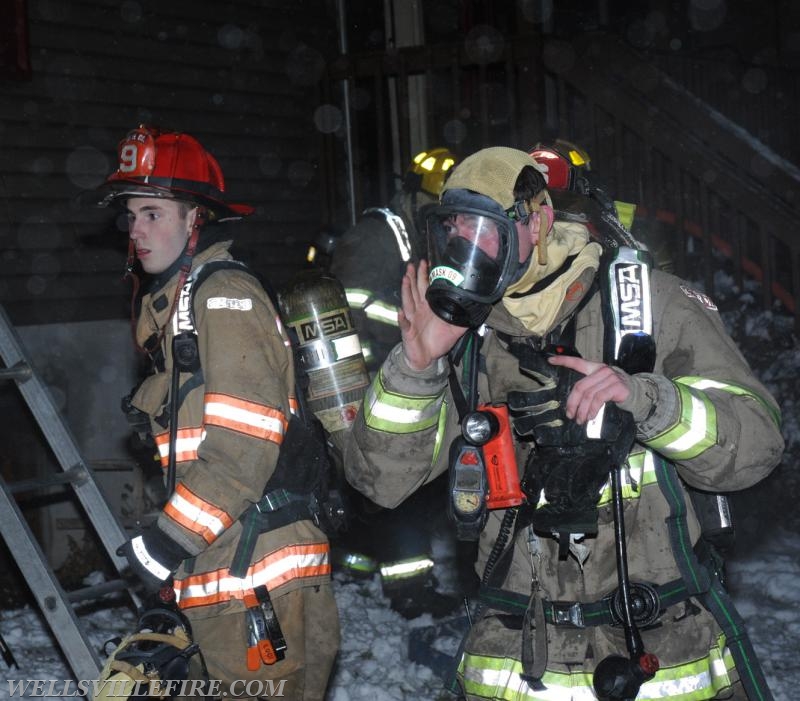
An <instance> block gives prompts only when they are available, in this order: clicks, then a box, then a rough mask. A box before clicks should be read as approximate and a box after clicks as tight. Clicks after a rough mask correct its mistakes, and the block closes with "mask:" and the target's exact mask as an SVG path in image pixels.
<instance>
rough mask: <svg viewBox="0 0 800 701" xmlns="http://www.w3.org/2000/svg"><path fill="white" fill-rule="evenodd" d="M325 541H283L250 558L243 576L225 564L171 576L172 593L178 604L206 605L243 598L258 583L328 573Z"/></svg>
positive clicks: (276, 584) (271, 585)
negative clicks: (284, 543)
mask: <svg viewBox="0 0 800 701" xmlns="http://www.w3.org/2000/svg"><path fill="white" fill-rule="evenodd" d="M329 552H330V548H329V546H328V544H327V543H309V544H306V545H287V546H286V547H283V548H280V549H279V550H276V551H275V552H272V553H270V554H269V555H266V556H265V557H263V558H261V559H260V560H258V562H254V563H253V564H252V565H250V567H248V569H247V574H245V576H244V577H241V578H239V577H232V576H231V575H230V571H229V569H228V568H227V567H224V568H221V569H218V570H214V571H213V572H206V573H205V574H197V575H189V576H188V577H185V578H184V579H176V580H175V584H174V587H175V596H176V600H177V602H178V605H179V606H180V607H181V608H192V607H195V606H210V605H212V604H221V603H224V602H226V601H230V600H231V599H244V597H245V596H246V595H249V594H252V593H253V590H254V589H255V588H256V587H258V586H261V585H265V586H266V587H267V589H269V590H272V589H275V588H276V587H279V586H281V585H282V584H286V583H287V582H290V581H292V580H293V579H299V578H301V577H320V576H329V575H330V573H331V564H330V557H329Z"/></svg>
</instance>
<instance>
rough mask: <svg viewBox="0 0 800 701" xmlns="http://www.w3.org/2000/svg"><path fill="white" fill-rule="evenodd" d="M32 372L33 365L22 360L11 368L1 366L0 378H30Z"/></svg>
mask: <svg viewBox="0 0 800 701" xmlns="http://www.w3.org/2000/svg"><path fill="white" fill-rule="evenodd" d="M31 374H32V371H31V366H30V365H28V363H26V362H23V361H22V360H20V361H19V362H18V363H17V364H16V365H12V366H11V367H10V368H0V380H29V379H30V377H31Z"/></svg>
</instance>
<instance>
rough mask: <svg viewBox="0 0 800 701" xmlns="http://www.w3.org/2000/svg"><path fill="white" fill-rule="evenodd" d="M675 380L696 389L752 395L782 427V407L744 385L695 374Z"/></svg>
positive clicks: (741, 395)
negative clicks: (774, 404) (779, 407)
mask: <svg viewBox="0 0 800 701" xmlns="http://www.w3.org/2000/svg"><path fill="white" fill-rule="evenodd" d="M674 382H679V383H680V384H682V385H686V386H687V387H693V388H694V389H697V390H701V391H702V390H706V389H718V390H720V391H722V392H728V393H729V394H735V395H736V396H738V397H750V398H751V399H755V400H756V401H757V402H758V403H759V404H760V405H761V406H763V407H764V408H765V409H766V410H767V413H768V414H769V417H770V418H771V419H772V420H773V421H774V422H775V425H776V426H777V427H778V428H780V426H781V412H780V409H776V408H775V407H774V406H772V404H770V403H769V402H768V401H766V400H765V399H764V398H763V397H761V396H759V395H758V394H756V393H755V392H753V391H752V390H750V389H748V388H747V387H742V386H741V385H735V384H732V383H730V382H720V381H719V380H710V379H708V378H707V377H696V376H693V375H686V376H684V377H676V378H675V380H674Z"/></svg>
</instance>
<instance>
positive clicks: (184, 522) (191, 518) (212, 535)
mask: <svg viewBox="0 0 800 701" xmlns="http://www.w3.org/2000/svg"><path fill="white" fill-rule="evenodd" d="M164 514H165V515H166V516H169V517H170V518H171V519H172V520H173V521H175V522H176V523H178V524H180V525H181V526H183V527H184V528H186V529H187V530H189V531H191V532H192V533H196V534H197V535H199V536H200V537H202V538H203V540H205V541H206V542H207V543H213V542H214V541H215V540H216V539H217V537H218V536H219V535H220V534H221V533H222V532H223V531H224V530H225V529H226V528H229V527H230V526H231V524H232V523H233V519H232V518H231V517H230V515H229V514H228V513H227V512H225V511H223V510H222V509H220V508H218V507H216V506H214V504H211V503H210V502H207V501H205V500H204V499H201V498H200V497H199V496H197V494H195V493H194V492H192V491H191V490H190V489H189V488H188V487H187V486H186V485H185V484H183V483H179V484H178V486H177V487H175V492H174V493H173V494H172V496H171V497H170V499H169V501H168V502H167V505H166V506H165V507H164Z"/></svg>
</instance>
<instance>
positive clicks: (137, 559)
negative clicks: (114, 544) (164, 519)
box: [117, 527, 191, 592]
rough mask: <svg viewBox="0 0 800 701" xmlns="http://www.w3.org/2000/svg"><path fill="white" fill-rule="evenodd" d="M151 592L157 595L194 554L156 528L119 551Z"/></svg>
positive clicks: (136, 537) (146, 531)
mask: <svg viewBox="0 0 800 701" xmlns="http://www.w3.org/2000/svg"><path fill="white" fill-rule="evenodd" d="M117 555H121V556H122V557H125V558H126V559H127V560H128V565H129V567H130V569H131V571H132V572H133V574H135V575H136V577H137V578H138V579H139V580H140V581H141V582H142V584H144V586H145V588H146V589H147V591H149V592H156V591H158V590H159V589H160V588H161V586H162V585H163V584H164V582H166V581H167V580H168V579H169V578H170V577H171V576H172V574H173V573H174V572H175V570H177V569H178V567H179V566H180V564H181V562H183V561H184V560H185V559H187V558H188V557H191V553H189V552H188V551H187V550H185V549H184V548H183V547H181V546H180V545H178V544H177V543H176V542H175V541H174V540H172V539H171V538H170V537H169V536H167V535H166V534H165V533H164V532H163V531H161V530H160V529H158V528H157V527H153V528H149V529H147V530H145V531H143V532H142V533H140V534H139V535H137V536H134V537H133V538H131V539H130V540H129V541H127V542H126V543H124V544H123V545H121V546H120V547H119V549H118V550H117Z"/></svg>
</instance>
